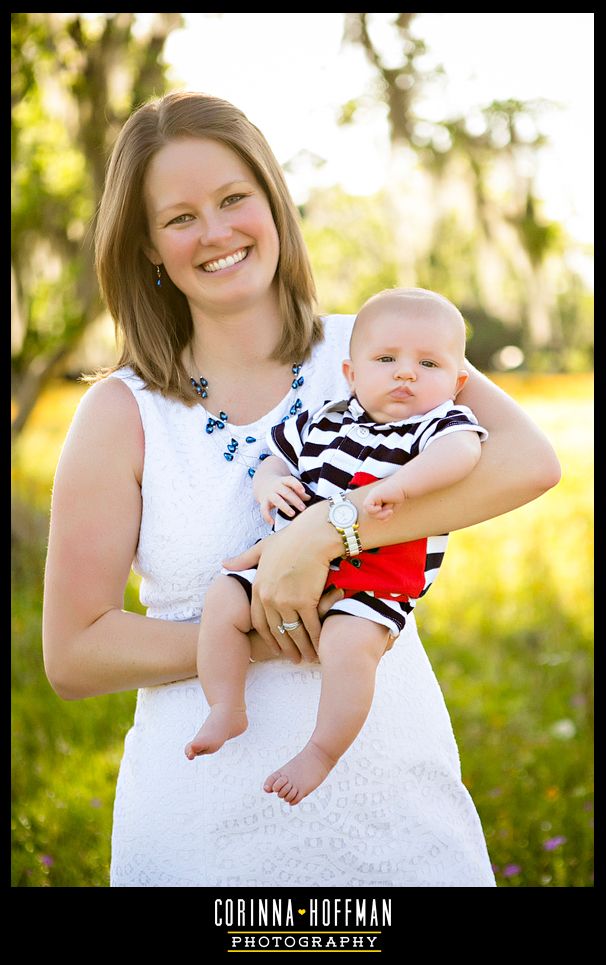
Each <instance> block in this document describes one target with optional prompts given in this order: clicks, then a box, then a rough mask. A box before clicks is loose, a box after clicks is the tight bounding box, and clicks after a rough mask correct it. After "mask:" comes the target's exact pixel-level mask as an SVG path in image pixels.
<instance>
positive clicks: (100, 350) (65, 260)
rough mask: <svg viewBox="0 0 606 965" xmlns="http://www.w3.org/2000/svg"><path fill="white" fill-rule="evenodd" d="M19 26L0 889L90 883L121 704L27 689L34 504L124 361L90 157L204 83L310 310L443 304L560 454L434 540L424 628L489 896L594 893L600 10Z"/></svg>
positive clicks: (97, 177)
mask: <svg viewBox="0 0 606 965" xmlns="http://www.w3.org/2000/svg"><path fill="white" fill-rule="evenodd" d="M11 21H12V126H11V130H12V138H11V160H12V183H13V204H12V248H11V301H12V327H11V360H12V365H11V423H12V620H13V623H12V631H13V632H12V650H13V663H12V666H13V671H12V672H13V721H12V735H13V762H14V763H13V817H12V830H13V879H12V881H13V886H16V887H65V886H78V887H107V886H108V866H109V834H110V828H111V810H112V805H113V792H114V786H115V780H116V776H117V769H118V765H119V761H120V757H121V752H122V743H123V739H124V736H125V734H126V732H127V730H128V728H129V726H130V723H131V720H132V714H133V709H134V702H135V694H134V693H125V694H117V695H110V696H107V697H101V698H94V699H89V700H85V701H80V702H74V703H71V702H63V701H61V700H59V698H58V697H56V696H55V694H54V693H53V692H52V690H51V689H50V686H49V685H48V682H47V681H46V678H45V676H44V672H43V667H42V659H41V606H42V585H43V569H44V555H45V547H46V538H47V531H48V512H49V503H50V494H51V489H52V480H53V474H54V470H55V467H56V464H57V459H58V456H59V453H60V449H61V445H62V442H63V439H64V438H65V434H66V432H67V429H68V426H69V423H70V421H71V418H72V416H73V413H74V411H75V409H76V407H77V405H78V402H79V400H80V398H81V396H82V394H83V392H84V391H85V388H84V386H83V385H82V383H81V382H79V381H78V379H79V376H80V375H81V373H83V372H90V371H92V370H94V369H96V368H97V367H99V366H102V365H106V364H111V363H112V362H113V361H114V359H115V344H114V332H113V323H112V321H111V319H110V318H108V317H107V315H106V313H105V312H104V309H103V305H102V303H101V301H100V298H99V293H98V289H97V285H96V280H95V275H94V269H93V253H92V244H91V241H92V225H93V223H94V215H95V211H96V208H97V205H98V202H99V199H100V195H101V190H102V185H103V177H104V170H105V163H106V159H107V156H108V153H109V151H110V150H111V146H112V144H113V141H114V139H115V137H116V135H117V133H118V131H119V129H120V127H121V125H122V124H123V122H124V121H125V120H126V118H127V117H128V115H129V114H130V113H131V111H132V110H133V109H134V108H135V107H136V106H138V105H139V104H140V103H141V102H142V101H143V100H145V99H146V98H148V97H149V96H152V95H159V94H162V93H164V92H165V91H168V90H172V89H195V90H204V91H207V92H210V93H214V94H217V95H219V96H221V97H225V98H226V99H227V100H231V101H233V102H234V103H235V104H237V105H238V106H239V107H241V108H242V109H243V110H244V111H245V113H246V114H247V115H248V116H249V118H250V119H251V120H252V121H253V123H255V124H257V126H258V127H260V128H261V130H262V131H263V132H264V134H265V136H266V137H267V139H268V141H269V143H270V144H271V146H272V147H273V149H274V152H275V153H276V156H277V157H278V160H279V161H280V162H281V163H282V165H283V167H284V170H285V174H286V177H287V180H288V183H289V186H290V188H291V191H292V193H293V196H294V198H295V201H296V203H297V204H298V206H299V210H300V213H301V219H302V225H303V231H304V235H305V238H306V241H307V244H308V247H309V251H310V255H311V260H312V264H313V267H314V271H315V275H316V282H317V287H318V300H319V307H320V310H321V311H322V312H324V313H329V312H346V313H350V312H352V313H353V312H355V311H356V310H357V308H358V307H359V306H360V305H361V303H362V302H363V301H364V300H365V299H366V298H367V297H368V296H369V295H370V294H372V293H373V292H375V291H376V290H377V289H380V288H385V287H391V286H394V285H413V286H421V287H427V288H433V289H436V290H437V291H440V292H442V293H443V294H444V295H446V296H447V297H449V298H451V299H452V300H453V301H454V302H455V303H456V304H457V305H459V307H460V308H461V310H462V312H463V315H464V316H465V319H466V321H467V324H468V331H469V341H468V356H469V358H470V360H471V361H472V362H473V363H474V364H475V365H476V366H478V367H479V368H480V369H481V370H482V371H483V372H485V373H486V374H487V375H489V377H490V378H492V379H494V381H495V382H497V383H498V384H499V385H500V386H501V387H502V388H504V389H505V391H507V392H508V393H510V394H511V395H512V396H513V397H514V398H515V399H516V400H517V401H518V402H519V403H520V404H521V405H522V406H524V408H525V409H526V411H527V412H528V413H529V414H530V416H531V417H532V418H533V419H534V420H535V421H536V422H537V423H538V424H539V425H540V426H541V427H542V428H543V430H544V431H545V432H546V434H547V436H548V437H549V438H550V440H551V442H552V444H553V445H554V446H555V448H556V451H557V453H558V456H559V458H560V461H561V464H562V470H563V478H562V482H561V483H560V484H559V486H557V487H556V488H555V489H553V490H551V491H550V492H549V493H547V494H546V495H545V496H543V497H542V498H541V499H539V500H537V501H536V502H534V503H531V504H530V505H528V506H524V507H522V508H521V509H519V510H516V511H515V512H514V513H510V514H508V515H507V516H506V517H501V518H499V519H496V520H491V521H489V522H487V523H483V524H482V525H481V526H477V527H474V528H473V529H470V530H467V531H462V532H458V533H455V534H453V535H452V537H451V543H450V549H449V553H448V554H447V556H446V559H445V562H444V565H443V568H442V573H441V575H440V580H439V582H438V584H437V585H436V587H435V588H434V590H433V591H432V593H431V594H429V595H428V597H427V598H426V599H425V600H424V601H423V606H422V607H421V606H419V607H418V609H417V622H418V624H419V629H420V633H421V635H422V638H423V640H424V643H425V646H426V649H427V652H428V654H429V657H430V660H431V661H432V664H433V666H434V669H435V671H436V674H437V676H438V679H439V681H440V683H441V685H442V688H443V690H444V694H445V698H446V702H447V705H448V707H449V710H450V713H451V717H452V721H453V727H454V730H455V734H456V736H457V740H458V743H459V749H460V753H461V762H462V769H463V779H464V782H465V784H466V785H467V787H468V788H469V789H470V791H471V793H472V795H473V797H474V800H475V802H476V805H477V807H478V810H479V813H480V816H481V819H482V822H483V825H484V829H485V832H486V836H487V840H488V847H489V852H490V855H491V859H492V861H493V866H494V869H495V874H496V878H497V883H498V885H499V886H500V887H567V886H568V887H591V886H592V885H593V765H592V762H593V738H592V734H593V690H592V639H593V637H592V618H593V603H592V600H593V586H592V559H593V489H592V476H593V403H592V400H593V374H592V373H593V216H592V212H593V167H592V163H593V160H592V159H593V14H591V13H580V14H572V13H539V14H532V13H512V14H503V13H497V14H490V13H484V14H482V13H468V14H457V13H448V14H437V13H436V14H427V13H425V14H410V13H384V14H371V13H326V14H322V13H298V14H287V13H275V14H268V13H267V14H262V13H261V14H244V13H233V14H227V13H220V14H202V13H197V14H191V13H188V14H185V13H184V14H179V13H174V14H152V13H149V14H144V13H115V14H73V13H64V14H60V13H14V14H12V15H11ZM461 573H463V574H465V578H464V579H463V580H462V579H461V576H460V574H461ZM125 608H126V609H132V610H137V611H140V612H141V607H140V605H139V602H138V598H137V582H136V580H135V578H134V577H132V578H131V581H130V582H129V585H128V587H127V592H126V595H125Z"/></svg>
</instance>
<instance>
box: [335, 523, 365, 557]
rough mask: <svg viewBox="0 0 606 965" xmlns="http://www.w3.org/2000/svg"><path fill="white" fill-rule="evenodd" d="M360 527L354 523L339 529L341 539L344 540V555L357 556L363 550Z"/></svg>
mask: <svg viewBox="0 0 606 965" xmlns="http://www.w3.org/2000/svg"><path fill="white" fill-rule="evenodd" d="M358 529H359V526H358V524H357V523H354V524H353V526H348V527H347V529H341V530H339V532H340V534H341V539H342V540H343V548H344V550H345V553H344V556H357V555H358V554H359V553H361V552H362V544H361V542H360V537H359V536H358Z"/></svg>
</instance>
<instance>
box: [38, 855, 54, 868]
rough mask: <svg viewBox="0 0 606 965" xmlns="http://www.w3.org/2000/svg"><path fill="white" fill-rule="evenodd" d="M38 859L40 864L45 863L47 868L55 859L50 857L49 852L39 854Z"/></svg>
mask: <svg viewBox="0 0 606 965" xmlns="http://www.w3.org/2000/svg"><path fill="white" fill-rule="evenodd" d="M40 861H41V862H42V864H45V865H46V867H47V868H51V867H52V866H53V865H54V863H55V859H54V858H51V856H50V854H41V855H40Z"/></svg>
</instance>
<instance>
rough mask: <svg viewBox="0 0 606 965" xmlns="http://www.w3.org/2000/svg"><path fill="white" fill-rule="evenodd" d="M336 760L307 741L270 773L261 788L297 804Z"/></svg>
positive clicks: (319, 781) (320, 780)
mask: <svg viewBox="0 0 606 965" xmlns="http://www.w3.org/2000/svg"><path fill="white" fill-rule="evenodd" d="M336 763H337V762H336V761H335V760H333V759H332V758H331V757H329V756H328V754H327V753H326V752H325V751H323V750H322V748H320V747H318V745H317V744H314V743H313V742H312V741H309V743H308V744H306V745H305V747H304V748H303V750H302V751H300V752H299V753H298V754H297V755H296V757H293V758H292V760H290V761H289V762H288V764H284V766H283V767H280V768H279V769H278V770H277V771H274V772H273V774H270V775H269V777H268V778H267V780H266V781H265V783H264V785H263V790H264V791H267V793H268V794H271V792H272V791H273V792H274V793H275V794H277V795H278V797H281V798H282V799H283V800H285V801H287V802H288V804H298V803H299V802H300V801H302V800H303V798H304V797H307V795H308V794H311V792H312V791H315V789H316V788H317V787H318V786H319V785H320V784H321V783H322V781H323V780H324V779H325V778H326V777H327V775H328V774H329V773H330V771H331V770H332V769H333V767H334V766H335V764H336Z"/></svg>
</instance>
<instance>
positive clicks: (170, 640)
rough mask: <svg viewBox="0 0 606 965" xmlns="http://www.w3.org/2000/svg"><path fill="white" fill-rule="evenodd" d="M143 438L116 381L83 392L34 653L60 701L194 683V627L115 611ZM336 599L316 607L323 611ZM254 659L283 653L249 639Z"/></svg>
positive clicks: (59, 475)
mask: <svg viewBox="0 0 606 965" xmlns="http://www.w3.org/2000/svg"><path fill="white" fill-rule="evenodd" d="M143 452H144V439H143V429H142V426H141V420H140V417H139V410H138V407H137V403H136V401H135V399H134V397H133V395H132V393H131V392H130V390H129V389H128V388H127V386H125V385H124V384H123V383H122V382H120V381H119V380H118V379H107V380H106V381H104V382H99V383H97V384H96V385H94V386H93V387H92V388H91V389H89V390H88V392H87V393H86V395H85V397H84V398H83V400H82V402H81V404H80V406H79V408H78V412H77V414H76V416H75V418H74V421H73V423H72V426H71V428H70V431H69V433H68V436H67V439H66V441H65V445H64V447H63V451H62V453H61V458H60V460H59V465H58V467H57V472H56V476H55V484H54V489H53V500H52V509H51V525H50V536H49V544H48V554H47V562H46V574H45V585H44V613H43V632H42V637H43V653H44V665H45V669H46V674H47V677H48V679H49V681H50V683H51V686H52V687H53V689H54V690H55V692H56V693H57V694H58V695H59V696H60V697H62V698H63V699H64V700H77V699H80V698H83V697H93V696H97V695H98V694H108V693H116V692H118V691H122V690H135V689H137V688H139V687H154V686H157V685H159V684H165V683H171V682H173V681H175V680H185V679H187V678H189V677H195V676H196V652H197V641H198V629H199V628H198V626H197V625H196V624H193V623H177V622H172V621H169V620H150V619H148V618H147V617H145V616H142V615H141V614H138V613H129V612H127V611H125V610H123V609H122V606H123V602H124V589H125V586H126V581H127V579H128V576H129V573H130V568H131V563H132V560H133V557H134V554H135V550H136V547H137V541H138V538H139V526H140V523H141V485H140V483H141V475H142V470H143ZM335 598H336V596H335V594H333V595H331V596H330V597H327V599H326V601H323V604H322V609H326V608H328V606H329V605H330V603H331V602H332V600H333V599H335ZM250 638H251V647H252V656H253V658H254V659H255V660H257V661H262V660H267V659H271V658H272V657H274V658H275V657H276V656H280V657H283V656H284V654H283V652H282V651H281V650H280V648H279V647H277V646H276V645H275V642H274V641H273V640H272V646H271V647H270V648H268V647H267V645H266V644H265V642H264V641H263V639H262V638H261V637H260V636H259V635H258V634H257V633H254V632H253V633H251V634H250Z"/></svg>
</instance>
